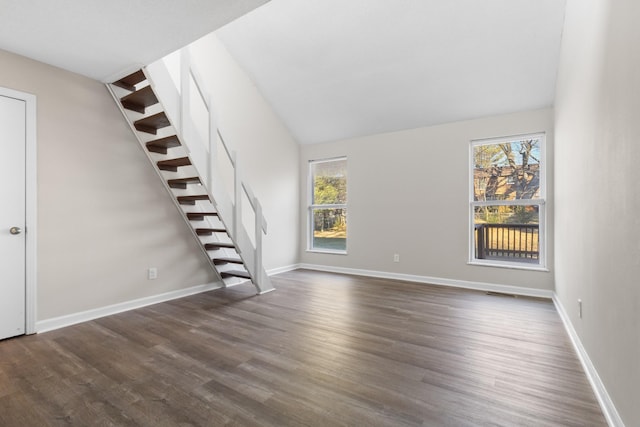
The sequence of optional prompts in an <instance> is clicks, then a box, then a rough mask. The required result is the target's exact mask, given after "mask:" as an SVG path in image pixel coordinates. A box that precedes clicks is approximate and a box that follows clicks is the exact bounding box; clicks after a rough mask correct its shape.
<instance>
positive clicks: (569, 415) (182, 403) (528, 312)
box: [0, 270, 606, 427]
mask: <svg viewBox="0 0 640 427" xmlns="http://www.w3.org/2000/svg"><path fill="white" fill-rule="evenodd" d="M273 281H274V284H275V285H276V287H277V291H276V292H272V293H268V294H265V295H262V296H254V292H255V289H254V288H253V286H251V285H241V286H237V287H234V288H229V289H223V290H217V291H212V292H208V293H205V294H199V295H194V296H191V297H188V298H184V299H180V300H175V301H172V302H167V303H163V304H157V305H154V306H150V307H146V308H143V309H139V310H135V311H130V312H126V313H122V314H118V315H114V316H110V317H105V318H102V319H98V320H95V321H92V322H87V323H84V324H80V325H76V326H72V327H68V328H65V329H59V330H56V331H52V332H48V333H45V334H41V335H34V336H27V337H20V338H16V339H11V340H5V341H2V342H0V426H8V427H13V426H16V427H25V426H38V427H39V426H49V425H51V426H68V425H73V426H94V425H95V426H110V425H115V426H129V425H131V426H134V425H135V426H188V425H198V426H232V425H233V426H288V425H292V426H304V425H310V426H341V425H349V426H488V425H490V426H522V425H524V426H604V425H606V423H605V420H604V418H603V415H602V413H601V411H600V408H599V407H598V404H597V402H596V399H595V397H594V395H593V392H592V390H591V388H590V387H589V384H588V382H587V379H586V377H585V374H584V372H583V370H582V368H581V366H580V363H579V361H578V359H577V357H576V355H575V353H574V351H573V348H572V346H571V343H570V341H569V339H568V337H567V335H566V333H565V331H564V329H563V326H562V323H561V321H560V318H559V317H558V314H557V313H556V311H555V309H554V307H553V304H552V303H551V302H550V301H547V300H538V299H532V298H513V297H507V296H495V295H486V294H484V293H482V292H476V291H467V290H461V289H454V288H446V287H438V286H427V285H420V284H412V283H404V282H399V281H393V280H385V279H372V278H363V277H355V276H344V275H338V274H331V273H321V272H311V271H305V270H298V271H295V272H290V273H284V274H281V275H278V276H274V277H273Z"/></svg>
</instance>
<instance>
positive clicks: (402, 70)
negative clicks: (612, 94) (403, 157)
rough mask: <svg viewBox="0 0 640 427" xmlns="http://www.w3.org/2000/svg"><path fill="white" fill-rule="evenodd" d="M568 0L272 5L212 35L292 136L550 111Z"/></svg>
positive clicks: (282, 0)
mask: <svg viewBox="0 0 640 427" xmlns="http://www.w3.org/2000/svg"><path fill="white" fill-rule="evenodd" d="M564 9H565V0H395V1H392V0H349V1H345V0H272V1H271V2H269V3H268V4H266V5H264V6H262V7H260V8H258V9H256V10H254V11H253V12H251V13H249V14H247V15H245V16H243V17H242V18H240V19H238V20H236V21H234V22H232V23H230V24H229V25H227V26H225V27H223V28H221V29H220V30H218V31H217V35H218V36H219V38H220V39H221V40H222V42H223V43H224V44H225V45H226V46H227V48H228V50H229V51H230V52H231V54H232V55H233V56H234V57H235V58H236V60H238V61H239V63H240V64H241V65H242V66H243V67H244V68H245V70H247V71H248V73H249V74H250V76H251V77H252V78H253V80H254V81H255V82H256V84H257V86H258V87H259V88H260V90H261V92H262V93H263V95H264V96H265V97H266V98H267V100H268V101H269V102H270V103H271V105H272V106H273V107H274V108H275V109H276V111H277V113H278V114H279V115H280V117H281V118H282V119H283V120H284V122H285V124H286V125H287V126H288V127H289V129H290V130H291V132H292V133H293V135H294V137H295V138H296V139H297V140H298V142H300V143H316V142H323V141H333V140H340V139H344V138H350V137H357V136H364V135H370V134H375V133H381V132H389V131H394V130H400V129H408V128H416V127H422V126H429V125H434V124H440V123H446V122H453V121H459V120H465V119H472V118H478V117H485V116H489V115H495V114H502V113H510V112H516V111H523V110H530V109H536V108H542V107H547V106H551V105H552V104H553V100H554V94H555V80H556V71H557V66H558V58H559V50H560V40H561V36H562V27H563V20H564Z"/></svg>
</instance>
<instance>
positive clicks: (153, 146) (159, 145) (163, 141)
mask: <svg viewBox="0 0 640 427" xmlns="http://www.w3.org/2000/svg"><path fill="white" fill-rule="evenodd" d="M145 145H146V146H147V150H149V151H152V152H154V153H160V154H167V149H168V148H174V147H179V146H181V145H182V144H180V140H179V139H178V135H171V136H167V137H165V138H160V139H154V140H153V141H149V142H147V143H146V144H145Z"/></svg>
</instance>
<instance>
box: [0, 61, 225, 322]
mask: <svg viewBox="0 0 640 427" xmlns="http://www.w3.org/2000/svg"><path fill="white" fill-rule="evenodd" d="M0 63H1V64H2V67H0V85H1V86H4V87H8V88H11V89H15V90H19V91H23V92H28V93H32V94H34V95H36V96H37V121H38V124H37V145H38V152H37V155H38V168H37V170H38V289H37V306H38V309H37V319H38V320H39V321H40V320H46V319H50V318H54V317H58V316H63V315H67V314H73V313H78V312H81V311H84V310H90V309H95V308H100V307H104V306H107V305H111V304H117V303H121V302H126V301H129V300H133V299H138V298H143V297H146V296H152V295H157V294H162V293H165V292H169V291H172V290H177V289H182V288H187V287H191V286H195V285H201V284H205V283H210V282H213V281H216V276H215V275H214V274H213V273H212V272H211V270H210V269H209V267H208V264H207V261H206V258H205V257H204V254H203V253H202V252H201V250H200V249H199V248H198V243H197V242H196V241H195V239H194V238H193V237H192V235H191V234H190V233H189V231H188V227H187V225H186V224H184V222H183V220H182V219H181V217H180V215H179V213H178V211H177V209H176V208H175V206H174V205H173V203H172V201H171V199H170V198H169V196H168V195H167V194H166V191H165V190H164V187H163V186H162V183H161V181H160V180H159V179H158V177H157V175H156V173H155V172H154V170H153V168H152V167H151V165H150V164H149V162H148V160H147V158H146V156H145V154H144V152H143V151H142V149H141V147H140V146H139V144H138V142H137V141H136V139H135V137H134V135H133V133H132V132H131V130H130V129H129V127H128V125H127V123H126V122H125V120H124V118H123V117H122V115H121V113H120V111H119V110H118V107H117V105H116V103H115V102H114V100H113V98H112V97H111V95H110V94H109V93H108V91H107V89H106V88H105V86H104V85H103V84H102V83H100V82H98V81H95V80H91V79H89V78H86V77H82V76H79V75H77V74H73V73H70V72H68V71H64V70H61V69H58V68H55V67H52V66H49V65H45V64H43V63H39V62H36V61H33V60H30V59H27V58H24V57H21V56H17V55H15V54H12V53H8V52H5V51H0ZM148 267H156V268H157V269H158V278H157V279H156V280H147V268H148Z"/></svg>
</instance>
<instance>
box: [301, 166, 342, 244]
mask: <svg viewBox="0 0 640 427" xmlns="http://www.w3.org/2000/svg"><path fill="white" fill-rule="evenodd" d="M337 161H345V162H346V161H347V156H339V157H331V158H326V159H317V160H309V162H308V166H307V192H308V194H307V252H314V253H322V254H334V255H347V250H348V248H349V246H348V244H349V237H348V235H349V227H348V226H347V231H346V234H347V237H345V249H344V250H335V249H323V248H314V247H313V237H314V236H313V231H314V230H313V228H314V227H313V225H314V221H313V212H314V210H316V209H344V212H345V218H346V221H347V224H348V223H349V220H348V219H349V218H348V217H349V210H348V209H347V204H348V200H349V191H348V186H349V179H348V175H347V203H338V204H314V203H313V194H314V180H313V167H312V166H313V165H314V164H321V163H330V162H337Z"/></svg>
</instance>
